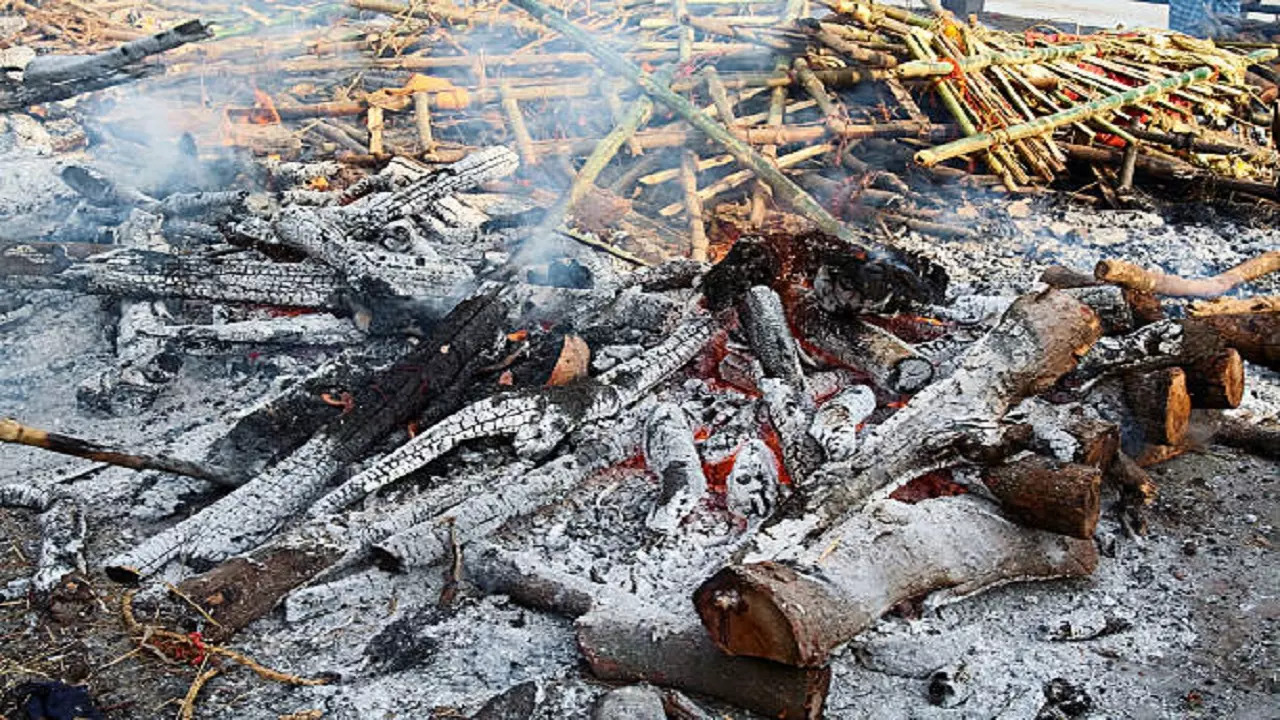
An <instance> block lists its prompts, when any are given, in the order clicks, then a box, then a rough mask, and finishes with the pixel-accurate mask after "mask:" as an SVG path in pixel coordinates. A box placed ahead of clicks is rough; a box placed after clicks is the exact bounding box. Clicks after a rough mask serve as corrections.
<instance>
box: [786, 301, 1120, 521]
mask: <svg viewBox="0 0 1280 720" xmlns="http://www.w3.org/2000/svg"><path fill="white" fill-rule="evenodd" d="M1100 332H1101V328H1100V326H1099V323H1098V318H1097V315H1096V314H1095V313H1094V312H1093V311H1092V310H1090V309H1089V308H1088V307H1087V306H1085V305H1083V304H1081V303H1080V302H1078V301H1076V300H1075V299H1074V298H1072V297H1071V296H1069V295H1067V294H1065V293H1062V292H1059V291H1056V290H1049V291H1047V292H1043V293H1038V294H1034V295H1025V296H1023V297H1021V298H1019V299H1018V300H1017V301H1015V302H1014V303H1013V305H1011V306H1010V307H1009V310H1008V311H1006V312H1005V314H1004V316H1002V317H1001V319H1000V321H999V322H998V323H997V324H996V326H995V327H994V328H993V329H992V330H991V331H990V332H989V333H987V335H986V336H984V337H983V338H982V339H981V340H979V341H978V342H976V343H974V344H973V345H972V346H970V347H969V349H968V350H966V351H965V353H964V355H963V356H962V357H961V358H960V361H959V362H960V365H959V368H958V369H957V370H956V372H955V373H954V374H952V375H951V377H949V378H947V379H946V380H943V381H940V382H936V383H934V384H932V385H930V386H929V387H927V388H925V389H924V390H922V391H921V392H919V393H918V394H916V395H915V396H914V397H913V398H912V399H911V400H910V401H909V402H908V403H907V404H906V406H904V407H903V408H901V409H900V410H898V411H897V412H896V413H894V414H893V415H891V416H890V417H889V419H888V420H886V421H884V422H883V423H881V424H879V425H877V426H875V427H874V428H872V429H871V430H870V431H869V432H868V433H867V436H866V437H865V438H863V439H862V440H861V441H860V444H859V450H858V453H857V455H856V456H855V457H854V458H853V459H851V460H849V461H845V462H837V463H828V464H827V465H825V466H823V467H822V468H821V469H820V470H819V471H818V473H816V474H815V477H814V478H813V484H812V487H809V488H804V487H801V488H800V489H801V491H802V492H803V493H804V495H805V497H804V498H803V499H802V502H801V504H800V505H799V507H793V508H789V509H788V511H787V512H780V513H779V517H778V518H777V519H776V520H775V521H774V522H773V525H775V526H777V527H776V530H775V529H774V528H766V529H765V531H764V533H762V534H763V535H765V536H774V537H772V541H773V542H777V543H780V544H782V545H784V546H785V545H786V544H792V543H794V542H795V541H796V539H797V538H796V537H795V536H794V535H793V533H795V532H797V531H800V532H802V533H803V532H809V533H812V532H821V531H823V530H825V529H827V528H829V527H831V526H832V525H833V524H835V523H836V522H837V521H839V520H840V519H841V518H842V517H843V516H844V515H845V514H846V513H848V512H849V511H851V510H854V509H855V508H857V507H858V506H859V505H861V504H862V503H864V502H865V501H866V500H867V499H868V498H870V497H872V496H873V495H875V494H879V495H888V494H889V492H891V491H892V490H893V489H895V488H896V487H897V485H898V484H901V483H905V482H907V481H909V480H911V479H912V478H913V477H916V476H917V475H919V474H920V473H923V472H927V471H929V470H934V469H937V468H940V467H946V466H948V465H952V464H955V463H956V462H957V461H958V460H960V459H961V452H962V449H963V446H964V445H966V444H972V442H973V439H974V437H975V434H976V433H980V432H981V431H983V430H987V429H996V428H997V421H999V420H1000V418H1002V417H1003V416H1004V414H1005V413H1006V412H1008V411H1009V409H1010V408H1011V407H1013V406H1014V405H1016V404H1017V403H1018V402H1020V401H1021V400H1022V399H1024V398H1026V397H1029V396H1031V395H1035V394H1037V393H1039V392H1042V391H1044V390H1046V389H1048V388H1049V387H1050V386H1052V385H1053V384H1054V383H1055V382H1056V381H1057V379H1058V378H1059V377H1060V376H1061V375H1063V374H1064V373H1066V372H1068V371H1069V370H1071V369H1072V368H1073V367H1074V366H1075V362H1076V358H1077V357H1078V356H1079V355H1081V354H1083V353H1084V351H1085V350H1087V349H1088V348H1089V347H1090V346H1091V345H1092V344H1093V343H1094V341H1096V340H1097V339H1098V337H1099V334H1100ZM791 518H796V520H794V522H792V521H790V519H791ZM786 526H790V527H786ZM805 526H808V528H807V529H806V530H799V528H801V527H805ZM768 539H769V537H763V538H762V540H768Z"/></svg>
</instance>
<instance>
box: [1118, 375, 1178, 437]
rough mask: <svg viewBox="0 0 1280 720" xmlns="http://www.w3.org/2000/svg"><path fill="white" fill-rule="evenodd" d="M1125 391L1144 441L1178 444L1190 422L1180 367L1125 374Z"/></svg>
mask: <svg viewBox="0 0 1280 720" xmlns="http://www.w3.org/2000/svg"><path fill="white" fill-rule="evenodd" d="M1124 385H1125V395H1126V397H1127V398H1128V401H1129V407H1130V409H1131V410H1132V411H1133V414H1134V417H1135V418H1136V419H1137V421H1138V424H1139V425H1140V426H1141V428H1142V431H1143V434H1144V436H1145V438H1146V441H1147V442H1149V443H1153V444H1157V445H1181V444H1182V441H1183V440H1184V439H1185V438H1186V436H1187V428H1188V427H1189V426H1190V424H1191V396H1190V395H1189V394H1188V393H1187V374H1186V372H1184V371H1183V370H1182V368H1165V369H1163V370H1154V371H1152V372H1149V373H1131V374H1129V375H1126V376H1125V379H1124Z"/></svg>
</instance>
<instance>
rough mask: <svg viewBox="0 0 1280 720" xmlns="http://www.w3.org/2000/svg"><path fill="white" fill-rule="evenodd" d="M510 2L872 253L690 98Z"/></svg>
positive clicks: (534, 9)
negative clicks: (700, 109) (704, 112)
mask: <svg viewBox="0 0 1280 720" xmlns="http://www.w3.org/2000/svg"><path fill="white" fill-rule="evenodd" d="M511 4H512V5H515V6H516V7H518V8H521V9H522V10H524V11H526V12H528V13H529V14H530V15H532V16H534V17H535V18H537V19H538V20H539V21H541V22H543V23H544V24H546V25H547V26H548V27H550V28H551V29H553V30H555V31H556V32H558V33H560V34H561V35H564V36H565V37H567V38H569V39H570V40H572V41H573V42H575V43H577V44H578V45H580V46H582V48H583V49H584V50H586V51H587V52H589V53H591V54H592V55H594V56H595V57H596V58H597V59H598V60H600V62H601V63H603V64H604V65H605V67H607V68H609V69H610V70H612V71H613V72H616V73H618V74H619V75H622V76H623V77H626V78H627V79H628V80H630V81H631V82H633V83H635V84H636V85H638V86H639V87H640V89H642V90H644V92H645V94H647V95H649V96H650V97H652V98H653V99H655V100H657V101H658V102H660V103H662V104H663V105H666V106H667V107H669V108H671V109H672V110H674V111H675V112H676V113H677V114H678V115H680V116H681V117H682V118H684V120H685V121H686V122H688V123H689V124H690V125H693V126H694V127H695V128H697V129H698V130H700V131H701V132H702V133H704V134H705V135H706V136H707V137H709V138H711V139H712V140H714V141H716V142H717V143H719V144H720V145H722V146H724V148H725V150H728V151H729V153H730V154H731V155H733V157H734V159H736V160H737V161H738V162H739V163H742V164H743V165H745V166H746V167H748V168H750V169H751V171H752V172H753V173H755V175H756V177H758V178H760V179H761V180H763V181H764V182H765V183H767V184H768V185H769V187H770V188H772V189H773V192H774V198H775V199H777V200H779V201H781V202H783V203H785V204H786V205H788V206H790V207H791V208H792V209H793V210H795V211H796V212H797V213H799V214H801V215H803V216H805V217H806V218H808V219H809V220H811V221H813V223H814V224H815V225H817V226H818V227H819V228H820V229H821V230H822V231H823V232H825V233H827V234H829V235H834V236H836V237H838V238H840V239H841V240H844V241H845V242H847V243H849V244H850V245H852V246H853V249H854V251H855V253H857V255H858V256H859V257H862V258H865V257H866V256H867V255H868V249H867V247H866V245H865V244H864V243H865V242H866V238H864V237H862V236H860V235H858V234H857V233H855V232H854V231H853V230H852V229H851V228H849V227H848V226H847V225H845V224H844V223H842V222H840V220H838V219H837V218H836V217H835V216H834V215H832V214H831V213H829V212H827V210H826V208H824V207H822V205H820V204H819V203H818V202H817V201H816V200H814V199H813V198H812V197H811V196H810V195H809V194H808V193H807V192H805V191H804V189H803V188H801V187H800V186H799V185H797V184H795V183H794V182H792V181H791V179H790V178H788V177H787V176H786V175H784V174H783V173H782V171H781V170H779V169H778V168H777V167H775V166H774V165H772V164H771V163H769V161H767V160H765V159H764V158H763V157H761V156H760V154H759V153H757V152H756V151H755V150H753V149H752V148H751V146H750V145H747V144H746V143H744V142H743V141H741V140H739V139H738V138H736V137H734V136H733V135H732V134H731V133H730V132H729V131H728V130H726V129H725V128H724V127H723V126H721V125H720V124H718V123H716V122H715V121H714V120H712V119H711V118H709V117H707V116H706V115H705V114H703V113H702V112H701V111H699V110H698V108H696V107H694V106H693V104H692V103H690V102H689V101H688V100H686V99H684V98H683V97H680V96H679V95H677V94H676V93H674V92H672V91H671V90H670V89H669V88H667V87H664V86H663V85H662V84H660V83H658V82H656V81H655V80H654V78H653V76H651V75H650V74H649V73H646V72H644V71H643V70H641V69H640V68H638V67H636V66H635V65H633V64H632V63H631V62H629V61H628V60H627V59H626V58H624V57H622V56H621V55H619V54H618V53H617V52H615V51H613V50H611V49H609V48H606V47H604V46H603V45H601V44H600V43H598V42H596V41H595V40H594V39H592V38H591V36H590V35H588V34H587V33H586V32H584V31H583V30H582V29H581V28H579V27H578V26H577V25H574V24H573V23H571V22H569V21H568V20H565V19H564V18H562V17H560V16H559V15H557V14H555V13H554V12H552V11H551V10H550V9H549V8H547V7H546V6H545V5H543V4H542V3H540V2H538V0H511Z"/></svg>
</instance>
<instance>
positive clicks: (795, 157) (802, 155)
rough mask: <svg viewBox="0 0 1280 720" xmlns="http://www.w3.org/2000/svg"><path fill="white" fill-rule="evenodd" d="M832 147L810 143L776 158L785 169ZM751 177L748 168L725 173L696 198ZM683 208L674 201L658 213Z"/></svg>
mask: <svg viewBox="0 0 1280 720" xmlns="http://www.w3.org/2000/svg"><path fill="white" fill-rule="evenodd" d="M832 149H833V147H832V146H831V145H826V144H823V145H810V146H808V147H806V148H801V149H800V150H797V151H795V152H793V153H788V154H786V155H783V156H782V157H780V158H778V160H777V164H778V167H779V168H780V169H783V170H785V169H787V168H790V167H794V166H796V165H799V164H800V163H802V162H804V161H805V160H808V159H810V158H815V157H818V156H819V155H823V154H825V153H828V152H831V150H832ZM751 177H752V175H751V171H750V170H739V171H737V172H734V173H729V174H728V175H725V176H724V177H722V178H720V179H719V180H717V181H716V182H714V183H712V184H710V185H708V186H707V187H705V188H703V189H702V190H699V191H698V198H699V200H701V201H706V200H710V199H712V198H714V197H715V196H717V195H719V194H721V193H725V192H728V191H730V190H732V189H734V188H736V187H738V186H739V185H742V184H743V183H745V182H747V181H748V180H750V179H751ZM683 208H684V205H683V204H682V203H678V202H676V203H672V204H670V205H667V206H666V207H664V208H662V209H661V210H659V211H658V214H659V215H661V216H663V217H671V216H672V215H675V214H676V213H678V212H680V210H681V209H683Z"/></svg>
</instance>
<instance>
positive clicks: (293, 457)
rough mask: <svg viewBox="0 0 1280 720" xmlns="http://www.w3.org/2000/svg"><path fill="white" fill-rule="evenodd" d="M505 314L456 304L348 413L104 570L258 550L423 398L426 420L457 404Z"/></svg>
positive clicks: (115, 572)
mask: <svg viewBox="0 0 1280 720" xmlns="http://www.w3.org/2000/svg"><path fill="white" fill-rule="evenodd" d="M507 311H508V307H507V305H506V303H505V302H504V301H503V300H502V299H500V298H497V297H494V296H492V295H484V296H479V297H476V298H473V299H471V300H468V301H466V302H464V303H462V304H461V305H459V306H458V307H457V308H455V309H454V311H453V312H452V313H450V314H449V316H448V317H446V318H445V319H444V320H442V321H441V323H440V325H439V326H438V327H437V328H436V331H435V332H433V333H432V335H431V337H430V338H429V339H428V340H427V341H426V342H424V343H423V344H422V346H421V347H420V348H419V349H418V350H416V351H415V352H413V353H411V354H410V355H409V356H407V357H406V358H405V359H404V360H403V361H402V362H401V363H397V364H396V365H395V366H393V367H392V368H390V369H389V370H387V371H386V372H385V373H384V374H383V377H382V378H380V379H379V381H378V382H375V383H373V384H371V385H370V386H368V387H364V388H353V390H352V393H353V403H352V411H351V412H349V413H347V414H345V415H341V416H339V417H338V418H336V419H335V420H333V421H332V422H330V423H328V424H326V425H325V427H324V428H322V429H321V430H320V431H319V432H317V433H316V434H315V435H314V436H313V437H312V438H311V439H310V440H308V441H307V442H306V444H304V445H303V446H302V447H300V448H298V449H297V450H295V451H294V452H293V453H292V454H290V455H289V456H288V457H287V458H285V459H284V460H282V461H281V462H279V463H276V464H275V465H274V466H272V467H271V468H269V469H268V470H266V471H265V472H263V473H262V474H261V475H259V476H258V477H256V478H254V479H253V480H251V481H250V482H248V483H247V484H245V485H242V486H240V487H239V488H237V489H236V490H235V491H234V492H232V493H230V494H229V495H226V496H225V497H223V498H221V499H219V500H218V501H217V502H215V503H213V504H212V505H210V506H209V507H207V508H205V509H204V510H202V511H200V512H198V513H196V514H195V515H193V516H191V517H190V518H187V519H186V520H183V521H181V522H179V523H178V524H177V525H175V526H173V527H171V528H169V529H167V530H165V531H163V532H161V533H160V534H158V535H154V536H152V537H150V538H148V539H146V540H144V541H143V542H142V543H140V544H139V545H137V546H136V547H134V548H131V549H129V550H127V551H125V552H124V553H121V554H120V555H117V556H115V557H113V558H111V559H109V560H108V561H107V563H106V566H107V574H108V576H109V577H111V578H112V579H113V580H116V581H117V582H133V581H136V580H137V579H138V578H140V577H143V576H146V575H150V574H152V573H154V572H156V571H157V570H159V569H160V567H161V566H163V565H164V564H165V563H167V562H168V561H170V560H172V559H174V558H177V557H182V558H183V559H184V560H186V561H187V562H188V563H194V564H197V565H200V564H207V563H209V562H217V561H220V560H223V559H226V558H227V557H230V556H231V555H234V554H236V553H238V552H243V551H246V550H249V549H252V548H253V547H256V546H257V545H258V544H259V543H261V542H262V540H263V539H264V538H265V537H267V536H268V535H269V534H271V533H273V532H275V531H276V530H277V529H278V528H279V527H280V525H282V524H283V523H285V522H287V521H289V520H290V519H291V518H294V517H296V516H297V515H299V514H300V513H301V512H302V511H303V510H304V509H305V508H306V507H307V506H308V505H309V504H311V502H312V501H313V500H314V499H315V497H316V496H317V495H319V494H320V492H321V491H323V489H324V487H325V485H326V484H327V483H328V482H329V481H330V480H331V479H332V478H333V476H334V475H336V474H337V473H338V472H339V471H340V470H342V469H343V468H344V467H346V466H347V465H349V464H350V463H352V462H354V461H356V460H359V459H360V458H361V457H363V455H364V453H366V452H368V450H369V448H370V447H372V446H373V444H374V443H376V442H378V441H380V440H381V439H382V438H384V437H385V436H386V435H387V434H388V433H390V432H391V431H392V430H393V429H395V428H398V427H401V426H403V425H404V423H407V422H408V421H410V420H413V419H415V418H417V417H418V416H419V413H421V412H422V410H423V408H424V407H426V406H428V404H430V407H431V412H430V413H428V417H431V418H436V417H439V416H440V415H443V414H444V413H447V412H449V411H451V410H453V409H454V408H456V407H457V405H458V404H459V403H460V400H461V396H462V392H463V391H464V389H465V388H466V387H467V385H468V383H469V381H470V379H471V377H472V375H473V373H474V372H476V371H478V370H479V368H480V367H482V366H483V365H484V364H486V363H488V362H489V361H490V360H489V358H487V357H486V355H487V353H488V352H489V351H490V349H491V347H492V345H493V343H494V339H495V338H496V337H498V335H499V333H500V332H501V328H502V323H503V321H504V318H505V316H506V313H507ZM427 388H430V389H431V393H430V394H429V395H428V394H427V393H426V392H425V390H426V389H427ZM206 567H207V566H206ZM197 569H200V568H197Z"/></svg>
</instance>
